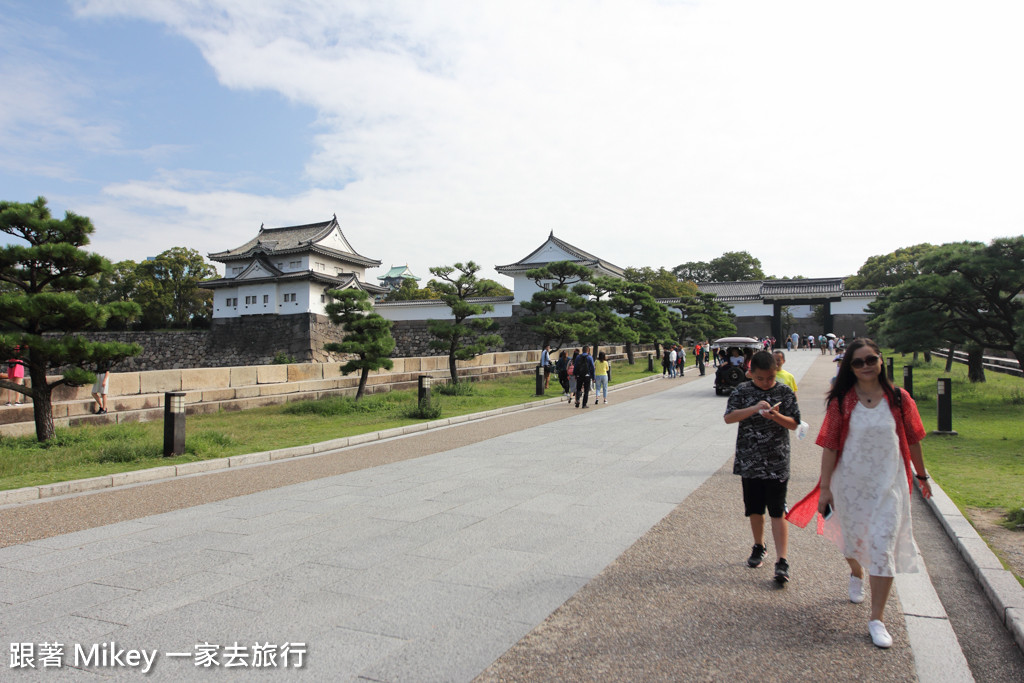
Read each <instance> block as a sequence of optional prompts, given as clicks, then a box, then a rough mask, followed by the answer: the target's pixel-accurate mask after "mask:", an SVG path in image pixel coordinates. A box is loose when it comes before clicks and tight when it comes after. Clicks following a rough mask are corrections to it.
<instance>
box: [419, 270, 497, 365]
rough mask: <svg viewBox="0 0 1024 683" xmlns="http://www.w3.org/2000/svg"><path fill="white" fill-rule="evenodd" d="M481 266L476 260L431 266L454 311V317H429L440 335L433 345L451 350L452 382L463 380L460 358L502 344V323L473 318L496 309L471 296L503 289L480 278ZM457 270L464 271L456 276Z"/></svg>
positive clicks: (443, 297) (429, 325)
mask: <svg viewBox="0 0 1024 683" xmlns="http://www.w3.org/2000/svg"><path fill="white" fill-rule="evenodd" d="M478 270H480V266H478V265H477V264H475V263H474V262H472V261H469V262H467V263H466V264H465V265H463V264H461V263H456V264H455V266H454V267H453V266H436V267H434V268H431V269H430V273H431V275H433V276H434V277H436V278H439V280H440V281H439V282H438V283H437V289H438V291H440V292H441V300H442V301H444V302H445V303H446V304H447V305H448V307H449V308H450V309H451V311H452V320H428V321H427V329H428V330H430V333H431V334H432V335H434V336H435V337H436V339H434V340H432V341H431V342H430V348H432V349H436V350H438V351H447V352H448V371H449V373H450V374H451V378H452V384H456V383H458V381H459V375H458V372H457V370H458V369H457V366H456V363H455V361H456V360H470V359H471V358H475V357H476V356H479V355H480V354H481V353H484V352H485V351H486V350H487V349H488V347H493V346H498V345H499V344H501V343H502V338H501V336H500V335H498V334H496V333H495V330H497V328H498V322H497V321H496V320H492V319H489V318H472V319H470V318H471V317H472V316H478V315H482V314H484V313H489V312H491V311H493V310H494V306H492V305H491V304H483V303H474V302H472V301H470V299H473V298H477V297H486V296H494V295H495V294H496V293H497V292H500V291H501V290H502V288H501V285H499V284H498V283H497V282H494V281H493V280H488V279H486V278H484V279H477V277H476V273H477V271H478ZM455 271H458V272H459V273H460V274H459V275H458V276H457V277H456V276H454V273H455Z"/></svg>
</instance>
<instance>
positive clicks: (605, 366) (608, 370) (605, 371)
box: [594, 351, 612, 405]
mask: <svg viewBox="0 0 1024 683" xmlns="http://www.w3.org/2000/svg"><path fill="white" fill-rule="evenodd" d="M611 376H612V367H611V364H609V363H608V361H607V360H606V358H605V355H604V351H602V352H601V353H599V354H597V360H596V361H594V383H595V384H594V386H595V389H594V405H597V404H598V402H599V401H600V400H601V396H602V393H603V394H604V402H605V404H607V403H608V382H609V380H610V379H611Z"/></svg>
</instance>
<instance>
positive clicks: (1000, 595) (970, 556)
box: [925, 480, 1024, 651]
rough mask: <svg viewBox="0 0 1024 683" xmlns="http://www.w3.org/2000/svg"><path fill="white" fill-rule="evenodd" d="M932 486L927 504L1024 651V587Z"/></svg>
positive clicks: (947, 498) (935, 486) (945, 496)
mask: <svg viewBox="0 0 1024 683" xmlns="http://www.w3.org/2000/svg"><path fill="white" fill-rule="evenodd" d="M931 484H932V497H931V498H930V499H928V498H926V499H925V502H926V503H927V504H928V505H929V506H930V507H931V509H932V512H934V513H935V516H936V517H937V518H938V519H939V522H940V523H941V524H942V528H943V529H945V530H946V533H947V534H949V537H950V539H951V540H952V541H953V544H954V545H955V546H956V548H957V550H958V551H959V552H960V555H962V556H963V558H964V560H965V561H966V562H967V564H968V566H969V567H970V568H971V572H973V573H974V576H975V577H977V579H978V583H980V584H981V587H982V589H983V590H984V591H985V595H987V596H988V599H989V601H990V602H991V603H992V608H993V609H995V611H996V614H998V615H999V619H1000V621H1002V622H1003V625H1005V626H1006V628H1007V629H1008V630H1009V631H1010V633H1011V634H1012V635H1013V639H1014V640H1015V641H1016V643H1017V647H1019V648H1020V649H1021V651H1024V586H1021V585H1020V582H1018V581H1017V579H1016V577H1014V575H1013V572H1011V571H1009V570H1007V569H1004V568H1003V564H1002V562H1000V561H999V558H998V557H996V555H995V553H993V552H992V550H991V549H990V548H989V547H988V544H987V543H985V540H984V539H983V538H982V537H981V536H980V535H979V534H978V532H977V531H976V530H975V529H974V527H973V526H972V525H971V523H970V522H969V521H968V520H967V518H966V517H964V516H963V514H962V513H961V512H960V509H959V508H958V507H957V506H956V505H955V504H954V503H953V501H952V500H950V498H949V496H947V495H946V492H945V491H943V490H942V488H940V487H939V485H938V484H936V483H935V481H934V480H933V481H932V482H931Z"/></svg>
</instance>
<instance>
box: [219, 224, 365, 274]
mask: <svg viewBox="0 0 1024 683" xmlns="http://www.w3.org/2000/svg"><path fill="white" fill-rule="evenodd" d="M335 231H337V235H338V237H339V238H340V241H341V243H342V245H344V249H343V250H342V249H336V248H334V247H329V246H325V245H323V244H319V242H321V241H322V240H324V239H326V238H327V237H328V236H330V235H331V233H333V232H335ZM306 252H316V253H321V254H325V255H328V256H333V257H335V258H337V259H339V260H342V261H347V262H349V263H353V264H357V265H361V266H364V267H369V268H373V267H376V266H379V265H380V261H378V260H377V259H372V258H368V257H366V256H363V255H362V254H359V253H358V252H356V250H355V249H353V248H352V245H351V244H349V241H348V240H347V239H346V238H345V234H344V233H343V232H342V231H341V226H340V225H339V224H338V217H337V215H335V216H333V217H332V218H331V219H330V220H328V221H323V222H320V223H308V224H306V225H291V226H285V227H280V228H268V227H265V226H263V225H261V226H260V231H259V233H258V234H257V235H256V236H255V237H253V238H252V239H251V240H249V241H248V242H246V243H245V244H243V245H241V246H240V247H235V248H234V249H228V250H226V251H220V252H216V253H211V254H209V257H210V260H212V261H219V262H221V263H225V262H227V261H236V260H239V259H245V258H250V257H252V256H253V255H255V254H257V253H264V254H275V255H284V254H294V253H306Z"/></svg>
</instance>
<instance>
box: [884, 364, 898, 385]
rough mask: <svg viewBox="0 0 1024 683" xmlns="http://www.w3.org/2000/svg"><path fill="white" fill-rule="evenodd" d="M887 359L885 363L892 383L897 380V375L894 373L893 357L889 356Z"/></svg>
mask: <svg viewBox="0 0 1024 683" xmlns="http://www.w3.org/2000/svg"><path fill="white" fill-rule="evenodd" d="M886 361H887V362H886V364H885V365H886V368H887V370H886V372H888V373H889V383H890V384H892V383H893V382H895V381H896V375H895V373H893V370H892V358H887V359H886Z"/></svg>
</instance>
